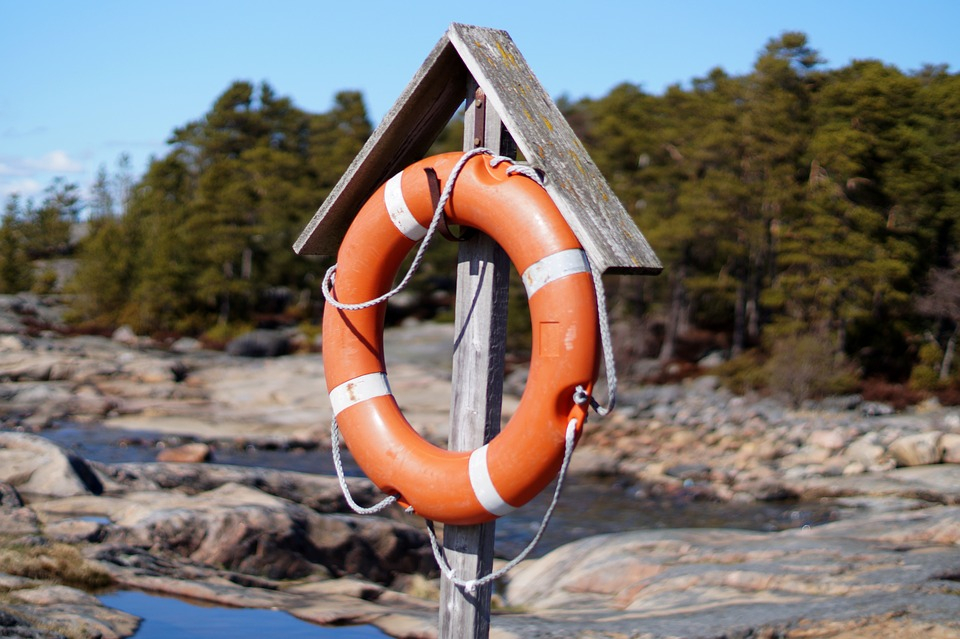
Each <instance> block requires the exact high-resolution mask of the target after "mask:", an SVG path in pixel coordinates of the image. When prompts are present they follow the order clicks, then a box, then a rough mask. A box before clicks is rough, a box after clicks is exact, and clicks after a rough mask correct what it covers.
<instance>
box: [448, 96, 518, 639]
mask: <svg viewBox="0 0 960 639" xmlns="http://www.w3.org/2000/svg"><path fill="white" fill-rule="evenodd" d="M467 97H468V101H467V105H468V106H467V109H466V112H465V114H464V144H463V148H464V150H469V149H473V148H476V147H478V146H484V147H486V148H488V149H490V150H491V151H493V152H494V153H498V154H503V155H515V151H513V149H512V144H511V143H510V141H509V138H508V137H507V136H506V134H505V131H504V130H503V127H502V125H501V122H500V117H499V115H498V114H497V113H496V111H495V110H494V109H492V108H490V107H488V106H487V104H486V98H485V96H484V95H483V93H482V92H481V91H480V89H479V88H478V87H477V84H476V83H475V82H473V81H472V80H471V81H469V82H468V87H467ZM501 139H503V140H504V142H505V144H503V143H501ZM509 276H510V260H509V258H508V257H507V255H506V253H505V252H504V251H503V249H501V248H500V247H499V246H498V245H497V244H496V243H495V242H494V241H493V240H491V239H490V237H489V236H487V235H485V234H482V233H476V234H475V235H473V236H472V237H471V238H470V239H468V240H466V241H464V242H463V243H462V244H461V245H460V253H459V264H458V267H457V300H456V309H455V325H456V333H455V334H456V342H455V344H454V355H453V384H452V387H453V398H452V401H451V408H450V424H451V425H450V442H449V448H450V449H451V450H473V449H475V448H479V447H480V446H482V445H483V444H485V443H487V442H488V441H490V439H492V438H493V437H494V436H495V435H496V434H497V433H498V432H499V431H500V409H501V403H502V401H501V400H502V398H503V370H504V356H505V353H506V334H507V291H508V283H509ZM495 527H496V524H495V522H489V523H486V524H481V525H478V526H444V528H443V548H444V554H445V555H446V557H447V561H448V563H449V564H450V567H451V568H452V569H453V571H454V574H455V575H457V577H459V578H461V579H476V578H478V577H482V576H483V575H486V574H488V573H489V572H490V571H491V570H492V567H493V539H494V532H495ZM492 592H493V588H492V584H487V585H485V586H483V587H480V588H477V590H476V591H475V592H473V593H466V592H464V591H463V590H462V589H460V588H457V587H456V586H455V585H454V584H453V583H451V582H450V580H449V579H447V578H446V577H441V581H440V634H439V637H440V639H486V637H488V636H489V634H490V599H491V595H492Z"/></svg>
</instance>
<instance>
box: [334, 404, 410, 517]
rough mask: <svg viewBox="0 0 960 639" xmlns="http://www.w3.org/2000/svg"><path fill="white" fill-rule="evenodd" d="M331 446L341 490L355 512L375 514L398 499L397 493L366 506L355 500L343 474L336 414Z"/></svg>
mask: <svg viewBox="0 0 960 639" xmlns="http://www.w3.org/2000/svg"><path fill="white" fill-rule="evenodd" d="M330 447H331V448H332V449H333V465H334V467H335V468H336V469H337V480H338V481H339V482H340V490H341V491H342V492H343V496H344V497H345V498H346V500H347V504H348V505H349V506H350V508H352V509H353V512H355V513H357V514H358V515H373V514H376V513H378V512H380V511H381V510H383V509H384V508H387V507H389V506H391V505H392V504H394V503H395V502H396V501H397V497H396V496H395V495H387V496H386V497H384V498H383V499H382V500H381V501H380V502H378V503H376V504H374V505H373V506H370V507H369V508H364V507H363V506H361V505H360V504H358V503H357V502H355V501H354V500H353V495H351V494H350V487H349V486H347V480H346V479H345V478H344V476H343V462H342V461H341V460H340V426H339V425H337V417H336V415H334V416H333V419H331V420H330Z"/></svg>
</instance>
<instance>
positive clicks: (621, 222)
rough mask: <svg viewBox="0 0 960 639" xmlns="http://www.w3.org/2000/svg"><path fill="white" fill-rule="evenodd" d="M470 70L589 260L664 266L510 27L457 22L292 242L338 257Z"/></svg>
mask: <svg viewBox="0 0 960 639" xmlns="http://www.w3.org/2000/svg"><path fill="white" fill-rule="evenodd" d="M471 76H472V77H473V78H474V80H475V81H476V83H477V84H478V85H479V86H480V88H481V89H482V90H483V92H484V94H485V95H486V98H487V100H489V102H490V105H491V106H492V107H494V108H495V109H496V110H497V112H498V113H499V114H500V116H501V118H502V120H503V124H504V126H505V127H506V129H507V131H509V133H510V135H511V136H512V137H513V139H514V140H515V141H516V143H517V147H518V148H519V149H520V152H521V153H522V154H523V157H524V159H525V160H526V161H527V162H529V163H530V164H532V165H533V166H536V167H537V168H541V169H543V171H544V173H545V175H546V181H545V186H546V189H547V192H548V193H550V196H551V197H552V198H553V200H554V202H555V203H556V204H557V207H558V208H559V209H560V211H561V212H562V213H563V215H564V218H565V219H566V220H567V223H568V224H570V226H571V228H572V229H573V231H574V232H575V233H576V235H577V237H578V238H579V239H580V242H581V243H582V244H583V246H584V249H585V250H586V251H587V255H588V256H589V258H590V261H591V264H593V265H594V267H596V268H599V269H600V270H601V272H614V273H633V274H653V273H658V272H659V271H660V270H661V269H662V266H661V265H660V261H659V260H658V259H657V256H656V255H655V254H654V252H653V249H652V248H651V247H650V245H649V244H648V243H647V241H646V239H645V238H644V237H643V234H642V233H641V232H640V230H639V229H638V228H637V227H636V225H635V224H634V223H633V220H632V219H631V218H630V216H629V214H628V213H627V212H626V210H625V209H624V208H623V205H622V204H621V203H620V201H619V200H618V199H617V197H616V195H614V193H613V190H612V189H611V188H610V186H609V185H608V184H607V182H606V180H605V179H604V178H603V176H602V175H601V173H600V171H599V169H598V168H597V166H596V164H594V162H593V160H592V159H591V158H590V156H589V154H588V153H587V151H586V149H585V148H584V147H583V144H581V143H580V140H578V139H577V136H576V135H575V134H574V132H573V130H572V129H571V128H570V126H569V125H568V124H567V122H566V120H565V119H564V117H563V115H562V114H561V113H560V110H559V109H558V108H557V106H556V104H554V102H553V100H552V99H551V98H550V97H549V96H548V95H547V93H546V92H545V91H544V89H543V87H542V86H541V85H540V82H539V81H538V80H537V78H536V77H535V76H534V74H533V72H532V71H531V69H530V67H529V66H528V65H527V63H526V61H525V60H524V59H523V56H522V55H521V54H520V51H519V50H518V49H517V48H516V46H515V45H514V43H513V40H512V39H511V38H510V36H509V34H508V33H507V32H505V31H499V30H495V29H486V28H482V27H474V26H469V25H464V24H452V25H450V28H449V29H448V30H447V33H446V34H444V36H443V37H442V38H441V39H440V41H439V42H438V43H437V45H436V46H435V47H434V48H433V50H432V51H431V52H430V54H429V55H428V56H427V59H426V60H425V61H424V63H423V65H421V67H420V69H419V70H418V71H417V73H416V75H415V76H414V77H413V79H412V80H411V81H410V83H409V84H408V85H407V87H406V89H404V92H403V94H401V96H400V97H399V98H398V99H397V101H396V103H395V104H394V105H393V108H391V109H390V111H389V112H388V113H387V115H386V116H385V117H384V119H383V121H382V122H381V123H380V126H378V127H377V129H376V130H375V131H374V132H373V135H372V136H371V137H370V139H369V140H367V143H366V144H365V145H364V147H363V148H362V149H361V150H360V153H359V155H357V157H356V158H355V159H354V161H353V162H352V163H351V164H350V167H349V168H348V169H347V172H346V173H344V175H343V177H342V178H341V179H340V181H339V182H338V183H337V185H336V186H335V187H334V189H333V191H332V192H331V193H330V195H329V196H328V197H327V199H326V200H325V201H324V202H323V205H322V206H321V207H320V210H319V211H317V213H316V214H315V215H314V217H313V219H312V220H310V222H309V224H307V226H306V228H305V229H304V230H303V233H302V234H301V235H300V238H299V239H298V240H297V242H296V244H294V250H295V251H296V252H297V253H298V254H301V255H333V254H335V253H336V252H337V249H338V248H339V246H340V242H341V241H342V240H343V236H344V234H346V232H347V228H348V227H349V226H350V223H351V222H352V221H353V218H354V217H355V216H356V214H357V212H358V211H359V210H360V207H361V206H362V205H363V203H364V202H365V201H366V200H367V198H368V197H370V195H371V194H372V193H373V192H374V191H375V190H376V189H377V188H378V187H379V186H380V184H382V183H383V182H384V181H386V180H387V179H389V178H390V177H391V176H392V175H394V174H395V173H397V172H399V171H400V170H402V169H403V168H404V167H406V166H407V165H409V164H412V163H414V162H416V161H418V160H420V159H422V158H423V157H424V155H425V154H426V152H427V150H428V149H429V148H430V146H431V145H432V144H433V142H434V141H435V140H436V139H437V137H438V136H439V135H440V133H441V132H442V131H443V128H444V127H445V126H446V125H447V123H448V122H449V121H450V119H451V118H452V117H453V115H454V114H455V113H456V111H457V109H458V108H459V107H460V106H461V105H462V104H463V102H464V99H465V97H466V96H465V87H466V84H467V80H468V79H469V78H470V77H471Z"/></svg>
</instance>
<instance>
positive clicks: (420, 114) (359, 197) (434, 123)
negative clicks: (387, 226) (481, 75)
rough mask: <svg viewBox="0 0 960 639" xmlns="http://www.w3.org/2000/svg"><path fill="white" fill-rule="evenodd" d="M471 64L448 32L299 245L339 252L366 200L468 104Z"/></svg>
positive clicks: (307, 251) (301, 250) (310, 251)
mask: <svg viewBox="0 0 960 639" xmlns="http://www.w3.org/2000/svg"><path fill="white" fill-rule="evenodd" d="M468 78H469V74H468V73H467V70H466V67H465V66H464V65H463V62H462V61H461V60H460V57H459V56H458V55H457V52H456V50H455V49H454V48H453V47H451V46H450V41H449V39H448V38H447V37H446V36H444V37H443V38H441V39H440V41H439V42H438V43H437V45H436V46H435V47H434V48H433V50H432V51H431V52H430V55H428V56H427V59H426V61H424V63H423V65H421V67H420V69H419V70H418V71H417V73H416V75H414V77H413V79H412V80H410V83H409V84H408V85H407V87H406V89H404V91H403V93H402V94H401V95H400V97H399V98H398V99H397V101H396V103H394V105H393V107H392V108H391V109H390V111H389V112H388V113H387V115H385V116H384V118H383V121H382V122H381V123H380V125H379V126H378V127H377V128H376V129H375V130H374V132H373V134H372V135H371V136H370V138H369V139H368V140H367V142H366V144H364V145H363V148H362V149H361V150H360V153H359V154H358V155H357V157H356V158H354V160H353V162H352V163H351V164H350V166H349V168H348V169H347V171H346V172H345V173H344V174H343V176H342V177H341V178H340V181H339V182H337V184H336V186H334V188H333V190H332V191H331V192H330V195H328V196H327V199H326V200H324V202H323V204H322V205H321V206H320V209H319V210H318V211H317V213H316V214H315V215H314V216H313V218H312V219H311V220H310V222H309V223H308V224H307V226H306V228H305V229H304V230H303V232H302V233H301V234H300V237H299V238H298V239H297V241H296V243H295V244H294V245H293V249H294V251H296V252H297V253H298V254H300V255H335V254H336V252H337V249H339V248H340V243H341V242H342V241H343V236H344V235H345V234H346V232H347V229H348V228H349V227H350V223H351V222H353V218H355V217H356V215H357V212H358V211H359V210H360V207H361V206H363V203H364V202H365V201H366V200H367V198H369V197H370V195H371V194H372V193H373V192H374V191H375V190H376V189H377V187H379V186H380V185H381V184H382V183H383V182H385V181H386V180H388V179H389V178H390V177H391V176H393V175H394V174H395V173H397V172H399V171H401V170H402V169H403V168H404V167H406V166H407V165H409V164H413V163H414V162H417V161H418V160H421V159H422V158H423V156H424V155H425V154H426V152H427V150H428V149H429V148H430V145H431V144H433V142H434V141H435V140H436V139H437V137H438V136H439V135H440V133H441V132H442V131H443V128H444V127H445V126H446V125H447V124H448V123H449V122H450V118H451V117H453V115H454V113H456V111H457V109H458V108H459V107H460V105H462V104H463V100H464V97H463V87H464V85H465V84H466V82H467V79H468Z"/></svg>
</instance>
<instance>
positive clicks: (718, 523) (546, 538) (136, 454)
mask: <svg viewBox="0 0 960 639" xmlns="http://www.w3.org/2000/svg"><path fill="white" fill-rule="evenodd" d="M42 435H43V436H44V437H47V438H48V439H50V440H52V441H54V442H55V443H57V444H58V445H60V446H62V447H64V448H67V449H69V450H72V451H74V452H76V453H77V454H78V455H80V456H81V457H84V458H86V459H90V460H93V461H99V462H103V463H110V464H112V463H121V462H152V461H155V459H156V455H157V450H158V442H164V441H167V440H164V439H163V438H162V436H160V435H158V434H156V433H149V432H138V431H128V430H116V429H111V428H103V427H99V426H97V425H93V424H88V425H81V424H72V423H64V424H62V425H61V426H60V427H58V428H53V429H48V430H45V431H43V433H42ZM171 443H173V444H179V443H182V441H180V440H175V441H172V442H171ZM342 454H343V462H344V472H345V474H346V475H347V476H353V477H359V476H362V471H361V470H360V469H359V468H358V467H357V466H356V464H355V463H354V462H353V460H352V458H351V457H350V455H349V451H347V450H346V449H344V450H343V453H342ZM213 455H214V462H215V463H218V464H229V465H236V466H248V467H262V468H272V469H277V470H292V471H298V472H306V473H316V474H321V475H333V474H334V472H335V471H334V467H333V461H332V459H331V455H330V451H329V450H327V449H325V448H317V449H312V450H305V449H302V448H293V449H286V450H281V449H263V448H234V447H230V446H219V447H214V453H213ZM553 492H554V485H553V484H551V486H549V487H548V488H546V489H545V490H544V491H543V492H542V493H540V495H538V496H537V497H536V498H534V499H533V501H531V502H530V503H529V504H528V505H527V506H525V507H523V508H521V509H520V510H518V511H516V512H514V513H511V514H510V515H507V516H505V517H502V518H500V519H498V520H497V524H496V554H497V556H499V557H504V558H511V557H513V556H514V555H516V554H517V553H519V552H520V551H521V550H522V549H523V547H524V546H526V544H527V543H528V542H529V540H530V539H531V538H532V537H533V536H534V534H535V533H536V531H537V528H538V527H539V525H540V520H541V518H542V517H543V514H544V513H545V512H546V510H547V508H548V507H549V505H550V501H551V499H552V497H553ZM836 515H837V506H836V504H822V503H796V502H749V503H721V502H710V501H695V500H693V499H692V498H690V497H689V496H686V495H685V494H684V493H680V494H679V495H674V496H671V497H649V496H646V495H645V494H644V491H643V490H642V488H640V487H638V486H635V485H633V484H631V483H629V482H624V481H621V480H616V479H598V478H592V477H582V476H572V477H569V478H567V480H566V482H565V484H564V487H563V491H562V493H561V496H560V501H559V502H558V504H557V507H556V509H555V510H554V513H553V517H552V519H551V522H550V525H549V526H548V527H547V529H546V532H545V533H544V535H543V537H542V539H541V540H540V543H539V544H538V546H537V548H536V549H535V550H534V551H533V552H532V553H531V555H530V556H531V557H540V556H543V555H544V554H546V553H548V552H550V551H551V550H554V549H555V548H558V547H559V546H562V545H563V544H566V543H569V542H571V541H575V540H577V539H582V538H584V537H589V536H592V535H597V534H602V533H615V532H623V531H628V530H639V529H664V528H740V529H747V530H758V531H775V530H784V529H787V528H799V527H802V526H814V525H817V524H822V523H826V522H828V521H832V520H834V519H835V518H836Z"/></svg>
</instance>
